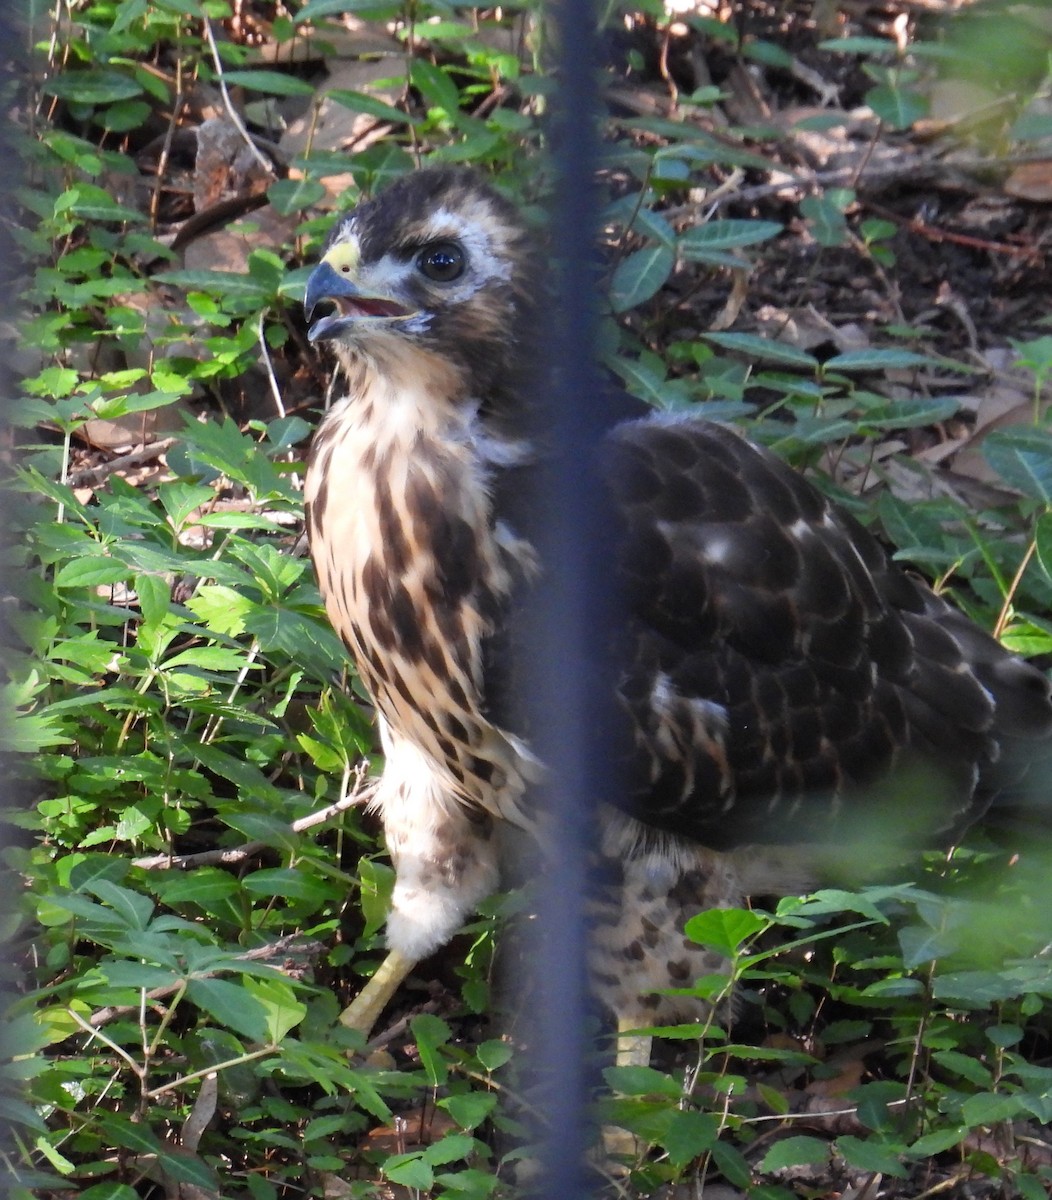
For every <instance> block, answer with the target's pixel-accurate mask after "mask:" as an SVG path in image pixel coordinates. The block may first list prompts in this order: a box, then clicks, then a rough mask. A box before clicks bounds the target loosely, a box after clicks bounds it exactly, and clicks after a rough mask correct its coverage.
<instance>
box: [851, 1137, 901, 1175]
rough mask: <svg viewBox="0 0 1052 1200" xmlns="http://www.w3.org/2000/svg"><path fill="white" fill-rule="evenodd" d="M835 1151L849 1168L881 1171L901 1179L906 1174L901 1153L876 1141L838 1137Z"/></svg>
mask: <svg viewBox="0 0 1052 1200" xmlns="http://www.w3.org/2000/svg"><path fill="white" fill-rule="evenodd" d="M836 1148H837V1150H838V1151H839V1152H840V1153H841V1154H842V1155H843V1156H844V1159H845V1161H846V1162H847V1163H848V1165H849V1166H852V1167H855V1168H857V1169H858V1170H860V1171H881V1172H883V1173H884V1174H885V1175H893V1176H895V1177H896V1178H901V1177H902V1176H904V1175H905V1174H906V1168H905V1167H904V1166H903V1165H902V1161H901V1157H900V1155H901V1151H899V1150H896V1149H892V1148H890V1147H888V1146H886V1145H884V1144H882V1143H881V1142H878V1141H876V1140H870V1141H863V1140H862V1139H861V1138H856V1137H839V1138H837V1140H836Z"/></svg>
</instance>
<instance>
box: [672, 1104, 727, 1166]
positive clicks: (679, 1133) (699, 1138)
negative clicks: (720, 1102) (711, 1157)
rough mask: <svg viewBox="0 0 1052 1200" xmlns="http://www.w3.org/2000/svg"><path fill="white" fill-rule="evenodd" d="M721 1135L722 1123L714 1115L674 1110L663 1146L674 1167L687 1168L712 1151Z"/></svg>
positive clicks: (689, 1110) (690, 1110)
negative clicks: (690, 1163)
mask: <svg viewBox="0 0 1052 1200" xmlns="http://www.w3.org/2000/svg"><path fill="white" fill-rule="evenodd" d="M719 1135H720V1122H719V1119H718V1118H717V1117H715V1116H713V1114H712V1113H701V1112H695V1111H694V1110H692V1109H673V1110H672V1113H671V1119H670V1120H669V1123H668V1127H667V1129H666V1130H665V1132H664V1134H663V1135H662V1137H661V1145H662V1146H663V1147H664V1149H665V1150H666V1151H667V1153H668V1158H669V1162H670V1163H671V1164H672V1165H673V1166H674V1167H685V1166H686V1165H687V1163H689V1162H693V1160H694V1159H696V1158H698V1157H699V1156H700V1155H702V1154H704V1153H705V1152H706V1151H708V1150H711V1149H712V1147H713V1146H714V1145H715V1143H716V1139H717V1138H718V1137H719Z"/></svg>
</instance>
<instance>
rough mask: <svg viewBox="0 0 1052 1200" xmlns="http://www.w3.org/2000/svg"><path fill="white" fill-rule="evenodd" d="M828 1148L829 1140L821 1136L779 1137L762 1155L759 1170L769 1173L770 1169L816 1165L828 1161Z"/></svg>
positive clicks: (779, 1169)
mask: <svg viewBox="0 0 1052 1200" xmlns="http://www.w3.org/2000/svg"><path fill="white" fill-rule="evenodd" d="M830 1150H831V1146H830V1144H829V1142H826V1141H823V1140H822V1139H821V1138H816V1137H807V1136H799V1137H787V1138H781V1139H780V1140H779V1141H777V1142H775V1144H774V1145H773V1146H772V1147H771V1148H770V1150H768V1151H767V1153H766V1154H765V1155H764V1156H763V1161H762V1162H761V1163H760V1170H761V1171H763V1172H764V1173H765V1174H770V1172H772V1171H783V1170H785V1169H786V1168H787V1167H802V1166H818V1165H821V1164H824V1163H827V1162H828V1161H829V1154H830Z"/></svg>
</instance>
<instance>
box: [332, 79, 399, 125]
mask: <svg viewBox="0 0 1052 1200" xmlns="http://www.w3.org/2000/svg"><path fill="white" fill-rule="evenodd" d="M325 94H326V96H328V98H329V99H330V100H335V101H336V103H337V104H340V105H342V106H343V107H344V108H349V109H350V110H351V112H360V113H365V115H366V116H369V117H376V118H377V119H378V120H380V121H391V122H393V123H394V124H399V125H416V124H418V122H417V120H416V119H415V118H414V117H411V116H410V115H409V114H408V113H405V112H403V111H402V110H401V109H400V108H396V107H395V105H393V104H388V103H387V102H386V101H384V100H378V99H377V98H376V97H375V96H369V95H367V94H366V93H365V92H353V91H349V90H347V89H345V88H333V89H332V91H331V92H326V93H325Z"/></svg>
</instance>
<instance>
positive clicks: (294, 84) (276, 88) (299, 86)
mask: <svg viewBox="0 0 1052 1200" xmlns="http://www.w3.org/2000/svg"><path fill="white" fill-rule="evenodd" d="M223 78H224V79H225V80H226V82H227V83H228V84H231V83H232V84H236V85H238V86H240V87H245V88H249V89H250V90H251V91H253V92H264V93H266V94H267V95H268V96H313V95H314V92H315V87H314V85H313V84H312V83H308V82H307V81H306V80H305V79H297V78H296V77H295V76H294V75H286V74H285V72H284V71H264V70H261V69H259V68H256V67H251V68H245V69H238V70H235V71H224V72H223Z"/></svg>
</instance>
